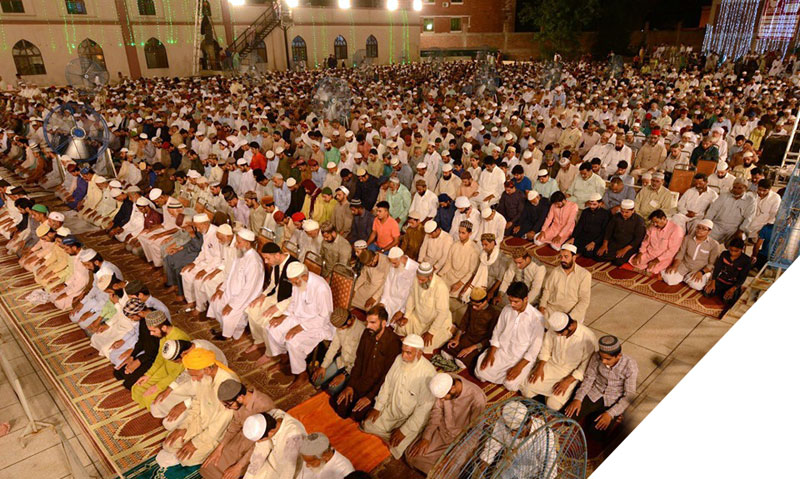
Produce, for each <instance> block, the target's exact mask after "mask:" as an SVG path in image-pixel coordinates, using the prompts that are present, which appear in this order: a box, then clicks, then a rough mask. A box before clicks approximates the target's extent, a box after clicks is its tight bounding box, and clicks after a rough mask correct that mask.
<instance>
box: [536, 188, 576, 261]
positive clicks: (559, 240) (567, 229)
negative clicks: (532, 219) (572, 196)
mask: <svg viewBox="0 0 800 479" xmlns="http://www.w3.org/2000/svg"><path fill="white" fill-rule="evenodd" d="M577 217H578V204H577V203H573V202H572V201H567V197H566V196H565V195H564V193H562V192H561V191H556V192H554V193H553V194H552V195H551V196H550V211H549V212H548V213H547V217H546V218H545V219H544V225H543V226H542V231H540V232H539V234H537V235H536V236H534V237H533V242H534V243H536V245H537V246H541V245H543V244H545V243H547V244H549V245H550V246H552V247H553V248H554V249H555V250H556V251H558V250H560V249H561V245H562V244H563V243H564V242H565V241H567V240H568V239H569V237H570V236H572V230H573V229H575V221H576V218H577Z"/></svg>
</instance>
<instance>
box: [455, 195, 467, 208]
mask: <svg viewBox="0 0 800 479" xmlns="http://www.w3.org/2000/svg"><path fill="white" fill-rule="evenodd" d="M469 205H470V202H469V199H468V198H467V197H466V196H459V197H458V198H456V208H469Z"/></svg>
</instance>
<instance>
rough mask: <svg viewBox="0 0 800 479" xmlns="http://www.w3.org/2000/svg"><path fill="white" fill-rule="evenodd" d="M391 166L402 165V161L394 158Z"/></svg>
mask: <svg viewBox="0 0 800 479" xmlns="http://www.w3.org/2000/svg"><path fill="white" fill-rule="evenodd" d="M389 164H390V165H392V166H397V165H399V164H400V160H399V159H397V158H392V161H391V162H390V163H389Z"/></svg>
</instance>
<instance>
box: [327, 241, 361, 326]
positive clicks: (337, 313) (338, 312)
mask: <svg viewBox="0 0 800 479" xmlns="http://www.w3.org/2000/svg"><path fill="white" fill-rule="evenodd" d="M370 253H371V251H370ZM348 317H350V313H348V312H347V310H346V309H344V308H339V307H337V308H334V309H333V313H331V324H332V325H333V327H334V328H339V327H342V326H343V325H344V324H345V323H346V322H347V318H348Z"/></svg>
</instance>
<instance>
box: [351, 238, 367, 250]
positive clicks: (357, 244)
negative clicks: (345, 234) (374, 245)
mask: <svg viewBox="0 0 800 479" xmlns="http://www.w3.org/2000/svg"><path fill="white" fill-rule="evenodd" d="M366 247H367V242H366V241H364V240H358V241H356V242H355V243H353V248H355V249H364V248H366Z"/></svg>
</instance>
